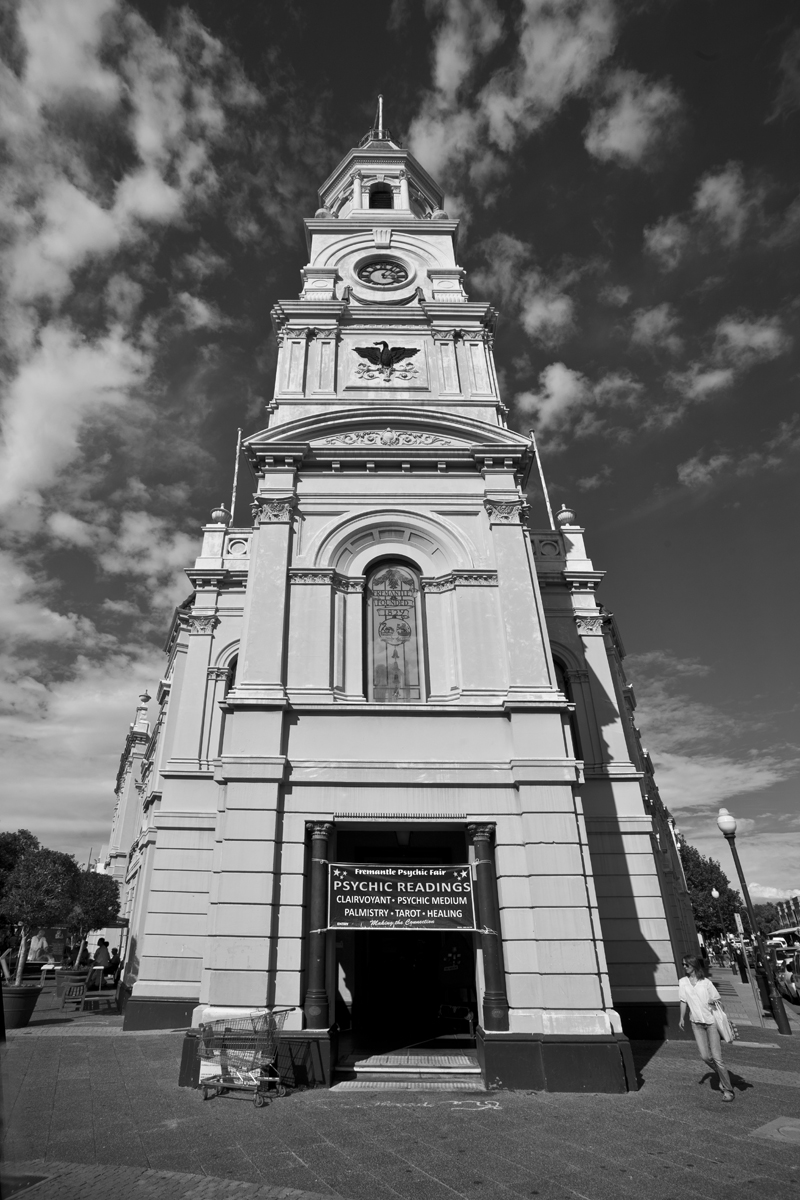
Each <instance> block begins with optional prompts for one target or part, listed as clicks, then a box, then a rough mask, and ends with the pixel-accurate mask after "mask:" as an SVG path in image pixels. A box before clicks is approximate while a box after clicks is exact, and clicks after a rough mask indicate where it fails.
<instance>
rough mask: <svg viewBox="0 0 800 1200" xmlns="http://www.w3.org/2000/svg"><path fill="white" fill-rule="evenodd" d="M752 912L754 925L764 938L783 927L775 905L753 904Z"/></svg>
mask: <svg viewBox="0 0 800 1200" xmlns="http://www.w3.org/2000/svg"><path fill="white" fill-rule="evenodd" d="M753 912H754V913H755V914H756V924H757V925H758V928H759V929H760V931H761V933H763V935H764V937H769V935H770V934H771V933H772V932H773V930H775V929H780V928H782V926H783V921H782V920H781V917H780V913H779V912H778V906H777V904H770V903H769V902H768V903H766V904H754V905H753Z"/></svg>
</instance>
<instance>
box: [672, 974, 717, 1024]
mask: <svg viewBox="0 0 800 1200" xmlns="http://www.w3.org/2000/svg"><path fill="white" fill-rule="evenodd" d="M678 996H679V998H680V999H681V1000H683V1001H684V1003H685V1004H687V1005H688V1006H689V1018H690V1020H692V1021H693V1022H694V1023H695V1025H713V1024H714V1014H713V1012H712V1011H711V1004H712V1003H713V1002H714V1001H715V1000H719V992H718V991H717V989H716V988H715V987H714V985H713V983H712V982H711V980H710V979H697V980H695V981H694V982H693V981H692V980H691V979H687V978H686V976H685V975H684V977H683V979H681V981H680V983H679V984H678Z"/></svg>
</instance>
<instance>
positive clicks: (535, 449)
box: [531, 430, 556, 529]
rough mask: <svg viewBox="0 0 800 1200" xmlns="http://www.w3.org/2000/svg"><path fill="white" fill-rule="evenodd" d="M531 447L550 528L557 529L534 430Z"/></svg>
mask: <svg viewBox="0 0 800 1200" xmlns="http://www.w3.org/2000/svg"><path fill="white" fill-rule="evenodd" d="M531 445H532V446H533V455H534V458H535V459H536V465H537V467H538V468H539V479H540V480H541V483H542V493H543V495H544V502H545V504H546V505H547V515H548V517H549V518H550V528H551V529H555V527H556V523H555V521H554V520H553V510H552V508H551V507H550V497H549V496H548V494H547V484H546V483H545V481H544V471H543V470H542V460H541V457H540V456H539V447H538V446H537V445H536V434H535V433H534V432H533V430H531Z"/></svg>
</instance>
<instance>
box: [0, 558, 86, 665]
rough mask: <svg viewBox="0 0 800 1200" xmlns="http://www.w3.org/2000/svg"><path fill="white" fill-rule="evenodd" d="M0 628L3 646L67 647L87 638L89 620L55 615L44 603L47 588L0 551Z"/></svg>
mask: <svg viewBox="0 0 800 1200" xmlns="http://www.w3.org/2000/svg"><path fill="white" fill-rule="evenodd" d="M0 576H2V579H3V587H2V588H0V628H2V630H3V639H4V641H5V644H6V645H7V646H8V645H15V644H23V645H24V644H28V643H32V642H34V643H35V642H38V643H57V644H59V645H61V644H65V643H66V644H69V643H74V642H80V641H81V640H83V639H84V638H87V637H89V638H91V636H92V635H93V634H94V632H95V631H94V629H93V626H92V624H91V622H90V621H88V620H86V619H85V618H82V617H78V616H76V615H75V614H74V613H66V614H65V613H59V612H56V611H55V610H54V609H53V608H51V607H50V605H49V604H48V603H47V599H46V595H47V591H48V588H47V586H46V585H45V584H43V582H42V581H41V580H37V579H36V578H35V577H34V576H33V575H32V574H31V573H30V572H29V571H28V570H27V569H26V568H25V566H24V565H23V564H22V563H21V562H19V561H18V560H17V559H15V558H14V557H13V556H12V555H11V554H9V553H7V552H6V551H2V550H0Z"/></svg>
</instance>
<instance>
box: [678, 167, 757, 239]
mask: <svg viewBox="0 0 800 1200" xmlns="http://www.w3.org/2000/svg"><path fill="white" fill-rule="evenodd" d="M755 203H756V197H755V196H750V195H748V192H747V187H746V186H745V181H744V172H743V170H742V166H741V163H737V162H730V163H728V164H727V166H726V167H724V168H723V169H722V170H721V171H717V172H716V173H714V172H709V173H708V174H707V175H704V176H703V178H702V179H701V180H700V182H699V184H698V185H697V190H696V192H695V194H694V201H693V206H694V211H695V213H697V214H698V216H700V217H703V218H705V220H707V221H708V222H710V223H711V224H712V225H713V226H714V228H715V232H716V233H717V236H718V237H719V238H720V239H721V240H722V241H723V242H724V243H725V244H726V245H729V246H736V245H738V244H739V242H740V241H741V240H742V236H743V235H744V231H745V228H746V226H747V222H748V220H749V217H750V213H751V211H752V209H753V207H754V205H755Z"/></svg>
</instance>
